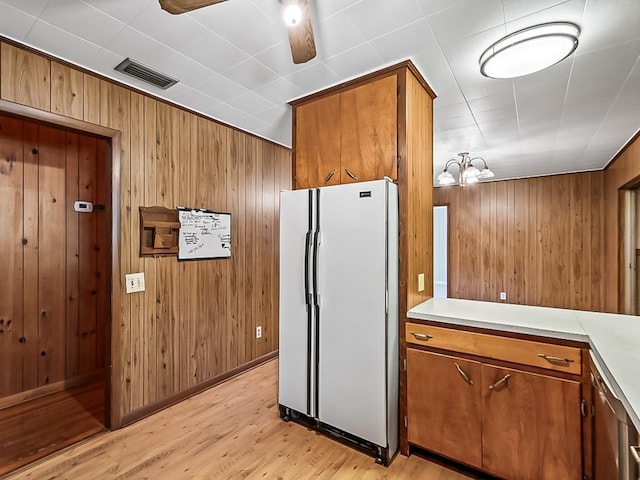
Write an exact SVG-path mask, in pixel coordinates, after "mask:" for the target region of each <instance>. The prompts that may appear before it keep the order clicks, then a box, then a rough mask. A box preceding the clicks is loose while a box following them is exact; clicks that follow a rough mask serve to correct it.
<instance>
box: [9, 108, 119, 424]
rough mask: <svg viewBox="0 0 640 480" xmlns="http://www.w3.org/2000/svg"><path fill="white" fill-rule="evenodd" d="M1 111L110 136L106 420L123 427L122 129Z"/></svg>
mask: <svg viewBox="0 0 640 480" xmlns="http://www.w3.org/2000/svg"><path fill="white" fill-rule="evenodd" d="M0 113H2V114H4V115H9V116H12V117H17V118H20V119H23V120H27V121H35V122H37V123H44V124H47V125H50V126H53V127H56V128H62V129H66V130H74V131H77V132H79V133H83V134H85V133H86V134H91V135H96V136H99V137H102V138H103V139H105V140H107V143H108V144H109V147H110V148H109V149H110V154H111V158H110V160H111V161H110V162H109V158H107V163H106V167H107V172H109V171H110V172H111V291H110V292H109V293H110V297H111V318H110V319H109V320H110V321H108V322H107V324H108V325H109V329H108V332H107V340H106V342H107V348H106V351H105V352H106V354H107V358H106V359H105V362H106V365H107V366H108V369H109V372H108V373H107V398H106V405H105V424H106V426H107V427H109V428H112V429H114V428H120V426H121V425H122V414H121V413H120V412H121V408H120V398H121V389H122V385H121V382H120V378H119V374H120V371H121V368H120V364H121V357H120V352H119V351H118V350H117V349H116V348H115V346H116V345H119V344H120V329H119V328H117V323H118V322H117V318H118V313H119V312H120V304H121V288H120V245H119V239H120V154H121V151H122V132H121V131H119V130H114V129H112V128H108V127H103V126H100V125H95V124H93V123H88V122H85V121H82V120H77V119H75V118H71V117H65V116H63V115H59V114H57V113H51V112H46V111H44V110H39V109H37V108H33V107H29V106H26V105H20V104H17V103H13V102H9V101H7V100H1V99H0ZM107 156H108V155H107Z"/></svg>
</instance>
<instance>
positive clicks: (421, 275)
mask: <svg viewBox="0 0 640 480" xmlns="http://www.w3.org/2000/svg"><path fill="white" fill-rule="evenodd" d="M418 292H424V273H419V274H418Z"/></svg>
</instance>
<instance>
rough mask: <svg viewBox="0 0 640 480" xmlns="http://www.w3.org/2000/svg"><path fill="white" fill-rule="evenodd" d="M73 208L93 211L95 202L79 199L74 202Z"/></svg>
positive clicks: (78, 210) (80, 210)
mask: <svg viewBox="0 0 640 480" xmlns="http://www.w3.org/2000/svg"><path fill="white" fill-rule="evenodd" d="M73 209H74V210H75V211H76V212H93V203H91V202H83V201H80V200H79V201H77V202H76V203H74V204H73Z"/></svg>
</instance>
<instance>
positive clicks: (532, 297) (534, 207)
mask: <svg viewBox="0 0 640 480" xmlns="http://www.w3.org/2000/svg"><path fill="white" fill-rule="evenodd" d="M529 205H530V206H529V222H528V223H529V236H528V238H527V243H528V255H527V261H528V262H529V265H530V267H529V284H528V286H527V305H539V304H538V303H537V302H538V294H539V290H540V287H539V282H538V277H537V274H538V267H537V262H536V259H537V258H539V257H537V253H538V250H537V249H538V217H537V216H538V183H537V182H536V179H532V180H531V181H530V182H529Z"/></svg>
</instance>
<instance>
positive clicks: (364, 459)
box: [8, 360, 471, 480]
mask: <svg viewBox="0 0 640 480" xmlns="http://www.w3.org/2000/svg"><path fill="white" fill-rule="evenodd" d="M277 369H278V363H277V360H273V361H270V362H267V363H265V364H263V365H261V366H259V367H256V368H254V369H252V370H250V371H248V372H246V373H244V374H242V375H239V376H237V377H235V378H233V379H231V380H229V381H227V382H225V383H223V384H221V385H218V386H216V387H214V388H211V389H209V390H207V391H206V392H203V393H201V394H199V395H197V396H194V397H192V398H190V399H188V400H185V401H183V402H181V403H179V404H177V405H174V406H173V407H170V408H168V409H166V410H163V411H161V412H159V413H157V414H155V415H152V416H150V417H148V418H146V419H143V420H141V421H139V422H137V423H135V424H133V425H130V426H128V427H125V428H123V429H120V430H116V431H113V432H108V433H105V434H102V435H99V436H96V437H94V438H92V439H89V440H87V441H85V442H83V443H81V444H78V445H76V446H73V447H70V448H68V449H67V450H65V451H64V452H61V453H60V454H57V455H56V456H53V457H50V458H49V459H47V460H46V461H43V462H41V463H39V464H36V465H33V466H31V467H30V468H28V469H24V470H22V471H20V472H18V473H17V474H15V475H13V476H10V477H8V478H10V479H12V480H16V479H18V478H20V479H40V478H47V479H52V480H53V479H56V480H64V479H69V480H70V479H73V480H84V479H86V480H93V479H96V478H100V479H104V480H107V479H113V480H116V479H134V478H135V479H154V480H162V479H167V480H169V479H171V480H174V479H180V480H188V479H200V480H204V479H215V480H220V479H246V480H258V479H259V480H265V479H279V480H298V479H311V478H313V479H321V480H342V479H359V480H383V479H397V480H469V479H470V478H471V477H469V476H465V475H462V474H459V473H457V472H453V471H451V470H447V469H446V468H444V467H442V466H440V465H438V464H435V463H432V462H430V461H428V460H426V459H424V458H421V457H419V456H417V455H412V456H411V457H409V458H407V457H403V456H400V455H398V456H397V457H396V459H395V460H394V461H393V463H392V464H391V466H390V467H389V468H385V467H382V466H380V465H377V464H376V463H375V462H374V460H373V458H371V457H369V456H367V455H364V454H362V453H360V452H358V451H356V450H353V449H351V448H349V447H346V446H344V445H342V444H340V443H338V442H336V441H334V440H332V439H330V438H327V437H325V436H323V435H318V434H316V433H315V432H313V431H311V430H308V429H307V428H305V427H303V426H301V425H298V424H295V423H286V422H283V421H282V420H281V419H280V418H279V416H278V405H277Z"/></svg>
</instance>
